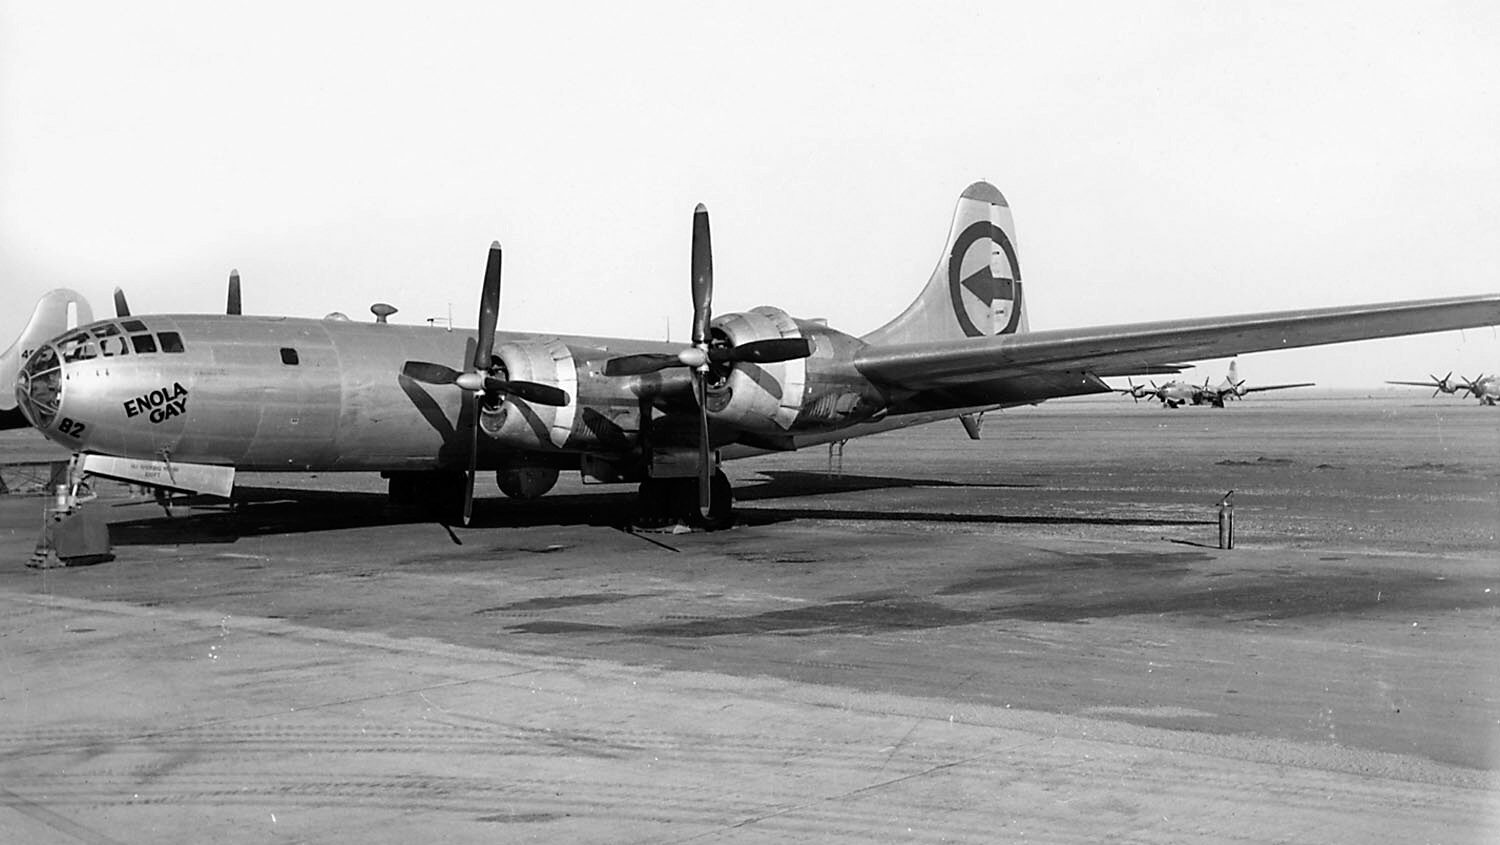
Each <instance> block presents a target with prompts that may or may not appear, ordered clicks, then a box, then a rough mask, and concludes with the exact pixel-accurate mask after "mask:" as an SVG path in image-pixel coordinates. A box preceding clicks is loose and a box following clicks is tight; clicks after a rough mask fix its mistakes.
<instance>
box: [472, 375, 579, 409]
mask: <svg viewBox="0 0 1500 845" xmlns="http://www.w3.org/2000/svg"><path fill="white" fill-rule="evenodd" d="M484 390H485V392H486V393H488V394H501V393H503V394H505V395H507V396H513V397H515V398H517V399H524V400H526V401H527V402H530V403H532V404H533V405H550V406H552V407H554V408H561V407H563V406H564V405H567V404H568V392H567V391H566V390H563V389H562V388H560V387H553V386H552V385H550V384H539V383H537V382H534V381H506V380H505V379H498V378H486V379H485V380H484Z"/></svg>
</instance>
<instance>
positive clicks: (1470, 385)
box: [1386, 370, 1500, 405]
mask: <svg viewBox="0 0 1500 845" xmlns="http://www.w3.org/2000/svg"><path fill="white" fill-rule="evenodd" d="M1386 384H1404V385H1410V386H1412V387H1431V388H1433V391H1432V395H1433V397H1436V396H1437V395H1438V394H1439V393H1449V394H1452V393H1457V392H1459V391H1460V390H1462V391H1463V392H1465V393H1467V394H1469V395H1470V396H1472V397H1474V398H1475V399H1478V400H1479V403H1480V404H1481V405H1494V404H1497V403H1500V375H1493V376H1487V375H1485V374H1484V373H1480V374H1479V377H1478V378H1473V379H1466V378H1464V377H1463V376H1459V379H1458V381H1454V380H1453V371H1452V370H1449V371H1448V374H1447V375H1445V376H1443V377H1442V378H1438V377H1437V376H1432V381H1388V382H1386Z"/></svg>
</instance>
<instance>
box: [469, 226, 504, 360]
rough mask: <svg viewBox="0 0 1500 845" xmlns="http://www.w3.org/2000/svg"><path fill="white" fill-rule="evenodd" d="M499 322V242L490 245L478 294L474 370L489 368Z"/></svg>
mask: <svg viewBox="0 0 1500 845" xmlns="http://www.w3.org/2000/svg"><path fill="white" fill-rule="evenodd" d="M499 322H500V242H499V241H494V242H493V243H491V244H490V256H489V260H488V261H487V262H486V263H485V265H484V290H483V291H481V292H480V294H479V346H478V347H476V348H475V350H474V361H473V364H472V367H473V369H475V370H488V369H489V368H490V355H491V354H492V353H493V352H494V350H495V326H496V325H497V324H498V323H499Z"/></svg>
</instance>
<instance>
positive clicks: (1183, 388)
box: [1115, 361, 1314, 408]
mask: <svg viewBox="0 0 1500 845" xmlns="http://www.w3.org/2000/svg"><path fill="white" fill-rule="evenodd" d="M1128 383H1129V384H1130V387H1128V388H1115V392H1116V393H1128V394H1130V397H1131V398H1132V399H1134V400H1136V401H1137V402H1139V401H1140V400H1141V399H1144V398H1146V397H1155V398H1156V399H1158V400H1160V401H1161V404H1162V405H1163V406H1164V407H1167V408H1180V407H1182V406H1183V405H1187V404H1192V405H1212V406H1214V407H1215V408H1222V407H1224V403H1225V402H1226V401H1228V400H1230V399H1242V398H1244V396H1245V394H1247V393H1258V392H1260V391H1263V390H1286V389H1287V388H1292V387H1312V386H1313V384H1314V383H1313V382H1310V381H1309V382H1299V383H1297V384H1268V385H1264V386H1261V387H1246V386H1245V380H1244V379H1242V378H1240V374H1239V369H1238V367H1236V365H1235V362H1234V361H1230V362H1229V374H1228V375H1227V376H1225V377H1224V380H1223V381H1221V382H1219V383H1218V384H1217V385H1209V383H1208V380H1207V379H1204V380H1203V384H1201V385H1199V384H1190V383H1188V382H1185V381H1175V380H1174V381H1169V382H1167V383H1166V384H1163V385H1162V386H1160V387H1157V386H1156V383H1155V382H1151V386H1150V387H1147V386H1145V385H1140V384H1136V383H1135V382H1134V381H1129V382H1128Z"/></svg>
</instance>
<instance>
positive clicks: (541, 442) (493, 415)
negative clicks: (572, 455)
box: [479, 339, 578, 450]
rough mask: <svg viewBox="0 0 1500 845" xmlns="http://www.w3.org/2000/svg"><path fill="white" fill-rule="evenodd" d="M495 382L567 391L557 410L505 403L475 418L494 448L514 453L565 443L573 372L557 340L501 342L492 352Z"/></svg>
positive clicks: (573, 405) (573, 400)
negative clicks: (498, 370) (510, 449)
mask: <svg viewBox="0 0 1500 845" xmlns="http://www.w3.org/2000/svg"><path fill="white" fill-rule="evenodd" d="M494 354H495V355H496V357H498V358H499V359H500V365H501V367H502V369H503V370H504V372H502V373H500V377H501V378H505V379H512V380H515V381H534V382H538V383H540V384H550V385H553V386H555V387H559V388H561V389H563V390H564V391H566V392H567V394H568V397H569V402H568V404H566V405H563V406H562V407H560V408H556V407H552V406H549V405H538V404H533V403H530V402H525V401H522V400H518V399H509V398H507V399H506V400H505V401H504V402H501V403H500V407H499V408H498V409H497V410H494V411H488V410H486V411H483V412H481V413H480V415H479V427H480V428H481V429H483V430H484V433H485V434H488V435H489V436H490V437H493V438H495V439H496V440H497V441H499V442H500V443H502V444H504V445H506V446H510V447H513V448H517V449H531V450H535V449H542V450H546V449H555V448H560V447H562V445H563V444H565V443H566V442H567V441H568V435H569V434H570V433H571V432H572V431H573V419H574V417H575V415H576V413H577V409H578V367H577V364H576V363H575V362H574V360H573V352H572V351H571V350H570V349H569V348H568V345H567V344H565V343H563V342H562V341H560V340H555V339H554V340H536V341H524V342H521V343H503V344H501V345H499V346H497V347H496V348H495V352H494Z"/></svg>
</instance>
